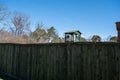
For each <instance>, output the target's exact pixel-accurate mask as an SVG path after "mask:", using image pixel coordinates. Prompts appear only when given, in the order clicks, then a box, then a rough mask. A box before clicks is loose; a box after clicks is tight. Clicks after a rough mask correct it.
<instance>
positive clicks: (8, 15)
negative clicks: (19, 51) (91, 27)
mask: <svg viewBox="0 0 120 80" xmlns="http://www.w3.org/2000/svg"><path fill="white" fill-rule="evenodd" d="M32 27H34V28H35V30H34V31H32V30H31V28H32ZM80 41H81V42H87V41H93V42H101V41H102V39H101V37H100V36H99V35H93V36H92V37H91V38H90V39H85V38H84V37H81V38H80ZM107 41H111V42H116V41H117V37H116V36H113V37H111V38H110V39H109V40H107ZM4 42H5V43H6V42H8V43H16V42H17V43H61V42H64V38H61V37H60V36H59V35H58V33H57V31H56V29H55V27H54V26H50V27H49V28H47V29H46V28H45V26H43V24H41V23H37V25H36V26H31V21H30V17H29V16H27V15H25V14H23V13H20V12H10V11H9V10H8V9H7V7H6V6H5V5H3V4H0V43H4Z"/></svg>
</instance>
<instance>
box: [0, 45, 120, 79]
mask: <svg viewBox="0 0 120 80" xmlns="http://www.w3.org/2000/svg"><path fill="white" fill-rule="evenodd" d="M0 73H5V74H6V75H10V76H13V77H16V79H17V80H18V79H19V80H120V44H119V43H61V44H60V43H58V44H12V43H11V44H10V43H1V44H0Z"/></svg>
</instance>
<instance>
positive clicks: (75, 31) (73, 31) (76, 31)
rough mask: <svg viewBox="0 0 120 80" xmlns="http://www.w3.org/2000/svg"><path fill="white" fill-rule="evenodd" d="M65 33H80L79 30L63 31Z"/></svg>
mask: <svg viewBox="0 0 120 80" xmlns="http://www.w3.org/2000/svg"><path fill="white" fill-rule="evenodd" d="M65 34H76V35H79V34H81V32H80V31H79V30H72V31H68V32H65Z"/></svg>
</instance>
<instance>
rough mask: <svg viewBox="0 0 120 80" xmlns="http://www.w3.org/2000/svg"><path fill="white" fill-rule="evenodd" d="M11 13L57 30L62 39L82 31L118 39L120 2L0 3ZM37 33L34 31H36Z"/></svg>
mask: <svg viewBox="0 0 120 80" xmlns="http://www.w3.org/2000/svg"><path fill="white" fill-rule="evenodd" d="M0 3H3V4H5V5H6V6H7V7H8V9H9V10H10V11H11V12H13V11H18V12H21V13H24V14H26V15H29V16H30V18H31V22H32V24H33V27H34V24H36V23H37V22H42V23H43V24H44V26H46V28H47V27H50V26H54V27H55V28H56V30H57V31H58V33H59V34H60V36H63V34H64V32H66V31H69V30H80V31H81V33H82V36H85V37H89V36H92V35H94V34H96V35H100V36H101V37H102V38H105V37H108V36H109V35H111V36H114V35H117V32H116V27H115V22H116V21H120V0H0ZM33 29H34V28H33Z"/></svg>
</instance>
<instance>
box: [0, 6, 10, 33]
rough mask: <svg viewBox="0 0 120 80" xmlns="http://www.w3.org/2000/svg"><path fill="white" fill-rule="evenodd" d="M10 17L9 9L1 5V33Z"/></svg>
mask: <svg viewBox="0 0 120 80" xmlns="http://www.w3.org/2000/svg"><path fill="white" fill-rule="evenodd" d="M7 17H8V9H7V7H6V6H5V5H3V4H0V31H1V30H3V25H4V24H3V23H4V20H5V19H6V18H7Z"/></svg>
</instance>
